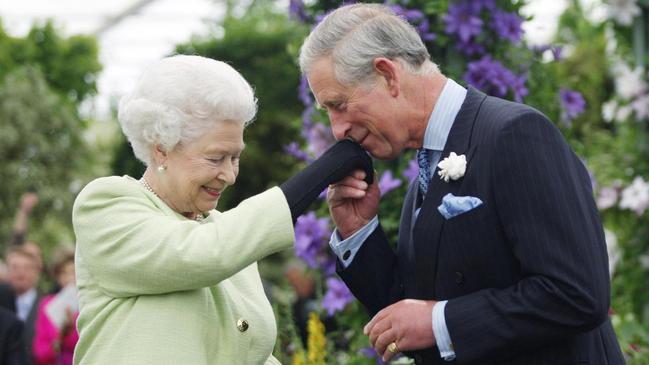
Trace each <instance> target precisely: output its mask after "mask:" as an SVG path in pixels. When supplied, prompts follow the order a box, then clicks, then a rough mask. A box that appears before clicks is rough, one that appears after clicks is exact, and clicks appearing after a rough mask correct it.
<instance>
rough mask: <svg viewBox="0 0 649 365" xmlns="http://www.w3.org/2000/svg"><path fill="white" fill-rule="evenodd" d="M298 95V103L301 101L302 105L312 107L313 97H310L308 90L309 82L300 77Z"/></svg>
mask: <svg viewBox="0 0 649 365" xmlns="http://www.w3.org/2000/svg"><path fill="white" fill-rule="evenodd" d="M298 95H299V97H300V101H302V104H304V105H305V106H311V105H313V97H311V91H310V89H309V81H308V80H307V79H306V77H305V76H302V77H300V87H299V89H298Z"/></svg>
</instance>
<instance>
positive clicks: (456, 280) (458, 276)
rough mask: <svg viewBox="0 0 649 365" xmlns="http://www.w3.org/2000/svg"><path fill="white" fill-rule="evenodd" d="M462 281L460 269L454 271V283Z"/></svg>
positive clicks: (462, 275)
mask: <svg viewBox="0 0 649 365" xmlns="http://www.w3.org/2000/svg"><path fill="white" fill-rule="evenodd" d="M463 282H464V274H463V273H462V271H456V272H455V283H456V284H462V283H463Z"/></svg>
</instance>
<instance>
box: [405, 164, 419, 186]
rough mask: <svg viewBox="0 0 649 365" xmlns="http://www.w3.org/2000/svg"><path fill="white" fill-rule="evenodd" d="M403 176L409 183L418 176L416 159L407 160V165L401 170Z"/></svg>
mask: <svg viewBox="0 0 649 365" xmlns="http://www.w3.org/2000/svg"><path fill="white" fill-rule="evenodd" d="M403 176H404V177H405V178H407V179H408V182H409V183H411V182H412V181H413V180H415V179H416V178H418V177H419V164H418V163H417V160H416V159H414V160H410V162H408V167H406V169H405V170H403Z"/></svg>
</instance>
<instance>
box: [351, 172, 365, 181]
mask: <svg viewBox="0 0 649 365" xmlns="http://www.w3.org/2000/svg"><path fill="white" fill-rule="evenodd" d="M366 175H367V174H366V173H365V171H363V170H354V171H352V174H351V176H353V177H355V178H356V179H358V180H363V179H365V176H366Z"/></svg>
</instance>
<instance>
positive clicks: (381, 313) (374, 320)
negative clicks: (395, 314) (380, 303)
mask: <svg viewBox="0 0 649 365" xmlns="http://www.w3.org/2000/svg"><path fill="white" fill-rule="evenodd" d="M393 305H394V304H393ZM391 307H392V305H390V306H387V307H385V308H383V309H381V310H380V311H379V312H378V313H377V314H375V315H374V317H373V318H372V319H371V320H370V321H369V322H368V323H367V324H366V325H365V327H363V333H364V334H365V335H369V334H370V332H371V331H372V328H373V327H374V325H375V324H376V323H378V322H379V321H381V320H383V318H385V317H387V316H388V315H389V314H390V310H391Z"/></svg>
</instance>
